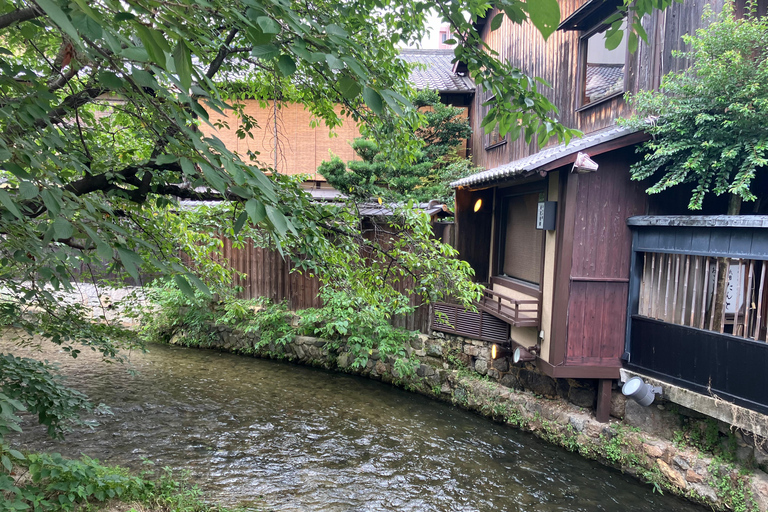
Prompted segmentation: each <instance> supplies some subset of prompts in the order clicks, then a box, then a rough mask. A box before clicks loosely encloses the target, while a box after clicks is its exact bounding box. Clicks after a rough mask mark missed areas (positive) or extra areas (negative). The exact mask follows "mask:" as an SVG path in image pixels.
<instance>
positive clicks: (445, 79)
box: [400, 49, 475, 93]
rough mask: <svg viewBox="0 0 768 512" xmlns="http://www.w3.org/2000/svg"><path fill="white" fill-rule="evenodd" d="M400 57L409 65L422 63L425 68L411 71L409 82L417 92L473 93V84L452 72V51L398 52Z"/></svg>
mask: <svg viewBox="0 0 768 512" xmlns="http://www.w3.org/2000/svg"><path fill="white" fill-rule="evenodd" d="M400 57H402V59H403V60H405V61H406V62H409V63H416V62H419V63H422V64H425V65H426V68H420V67H419V68H416V69H414V70H413V71H411V76H410V80H411V83H413V86H414V87H415V88H416V89H418V90H424V89H430V90H437V91H438V92H444V93H445V92H474V90H475V84H474V83H472V80H471V79H470V78H469V77H466V76H459V75H457V74H456V73H454V72H453V64H452V63H451V61H452V60H453V50H411V49H404V50H400Z"/></svg>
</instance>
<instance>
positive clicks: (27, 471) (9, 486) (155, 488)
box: [0, 446, 234, 512]
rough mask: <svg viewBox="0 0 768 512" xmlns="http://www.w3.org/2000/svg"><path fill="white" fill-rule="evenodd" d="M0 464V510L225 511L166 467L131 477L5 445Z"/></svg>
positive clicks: (86, 461)
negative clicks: (209, 501)
mask: <svg viewBox="0 0 768 512" xmlns="http://www.w3.org/2000/svg"><path fill="white" fill-rule="evenodd" d="M0 460H2V465H3V468H2V470H0V498H2V499H0V511H19V510H33V511H35V512H38V511H39V512H46V511H59V510H65V511H66V510H81V511H100V510H101V511H106V512H113V511H118V510H121V511H122V510H132V511H136V510H143V511H145V512H177V511H184V512H227V510H228V509H225V508H222V507H219V506H216V505H211V504H209V503H206V501H205V500H204V499H203V498H204V497H203V494H202V492H201V491H200V489H198V488H197V487H196V486H194V485H190V484H189V482H188V481H187V478H186V476H185V475H182V476H181V477H176V476H174V475H173V474H172V473H171V471H170V469H168V468H163V469H162V470H160V471H159V472H157V471H155V470H153V469H146V470H144V471H142V472H141V473H140V474H139V475H132V474H130V473H129V472H128V470H126V469H124V468H120V467H117V466H104V465H102V464H100V463H99V461H97V460H95V459H91V458H89V457H83V458H82V459H80V460H72V459H66V458H64V457H62V456H61V455H59V454H38V453H26V454H23V453H21V452H19V451H16V450H12V449H10V448H8V447H7V446H0ZM232 512H234V511H232Z"/></svg>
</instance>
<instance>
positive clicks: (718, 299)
mask: <svg viewBox="0 0 768 512" xmlns="http://www.w3.org/2000/svg"><path fill="white" fill-rule="evenodd" d="M740 210H741V197H739V196H737V195H736V194H731V197H730V199H729V201H728V215H738V214H739V211H740ZM727 289H728V258H717V282H716V283H715V300H714V304H713V306H712V307H713V308H715V315H714V322H712V330H713V331H716V332H720V331H722V329H723V319H724V316H725V315H724V310H725V294H726V291H727Z"/></svg>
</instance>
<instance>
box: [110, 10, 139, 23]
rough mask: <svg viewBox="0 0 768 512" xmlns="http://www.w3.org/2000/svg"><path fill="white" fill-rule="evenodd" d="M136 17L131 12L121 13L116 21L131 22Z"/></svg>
mask: <svg viewBox="0 0 768 512" xmlns="http://www.w3.org/2000/svg"><path fill="white" fill-rule="evenodd" d="M135 17H136V16H135V15H133V14H131V13H130V12H119V13H117V14H115V21H117V22H120V21H129V20H132V19H134V18H135Z"/></svg>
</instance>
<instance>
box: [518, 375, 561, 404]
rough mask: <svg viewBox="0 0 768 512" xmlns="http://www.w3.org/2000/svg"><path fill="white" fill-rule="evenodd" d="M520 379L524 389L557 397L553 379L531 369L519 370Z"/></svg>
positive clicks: (548, 396) (549, 396)
mask: <svg viewBox="0 0 768 512" xmlns="http://www.w3.org/2000/svg"><path fill="white" fill-rule="evenodd" d="M520 381H521V382H522V384H523V387H524V388H525V389H528V390H530V391H532V392H533V393H536V394H537V395H541V396H545V397H547V398H556V397H557V388H556V386H555V380H554V379H553V378H551V377H548V376H546V375H544V374H541V373H539V372H537V371H532V370H525V369H524V370H520Z"/></svg>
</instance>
